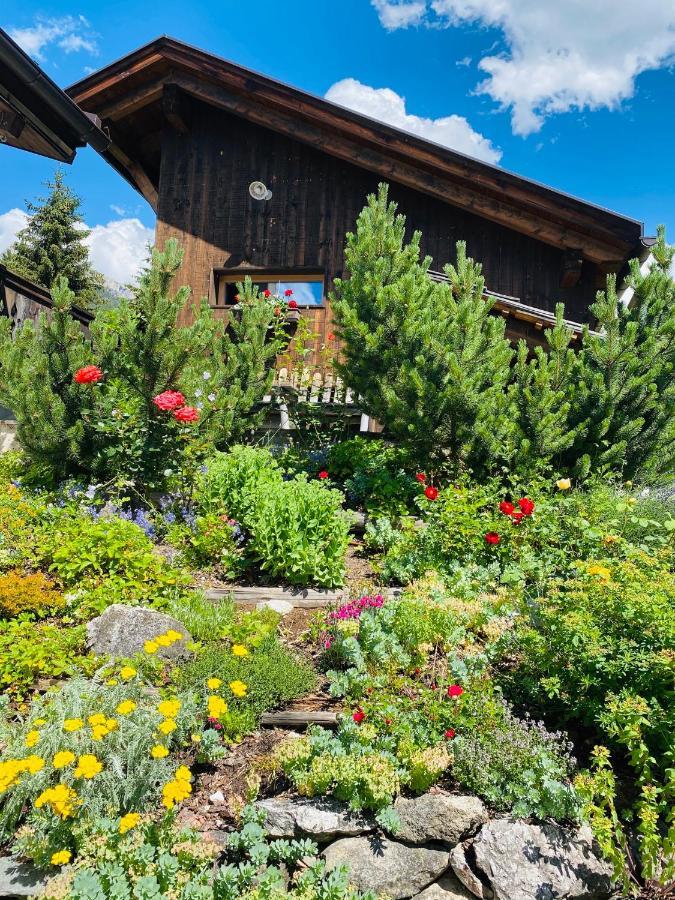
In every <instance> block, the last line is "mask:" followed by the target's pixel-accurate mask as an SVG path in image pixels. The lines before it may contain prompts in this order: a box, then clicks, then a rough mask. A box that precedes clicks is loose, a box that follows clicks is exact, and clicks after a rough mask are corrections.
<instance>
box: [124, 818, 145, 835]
mask: <svg viewBox="0 0 675 900" xmlns="http://www.w3.org/2000/svg"><path fill="white" fill-rule="evenodd" d="M140 821H141V817H140V815H139V814H138V813H127V814H126V816H122V818H121V819H120V834H126V833H127V831H131V829H132V828H135V827H136V826H137V825H138V823H139V822H140Z"/></svg>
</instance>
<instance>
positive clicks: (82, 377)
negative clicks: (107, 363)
mask: <svg viewBox="0 0 675 900" xmlns="http://www.w3.org/2000/svg"><path fill="white" fill-rule="evenodd" d="M102 378H103V372H102V371H101V370H100V369H99V367H98V366H84V367H83V368H81V369H78V370H77V372H76V373H75V374H74V375H73V381H76V382H77V383H78V384H96V382H97V381H100V380H101V379H102Z"/></svg>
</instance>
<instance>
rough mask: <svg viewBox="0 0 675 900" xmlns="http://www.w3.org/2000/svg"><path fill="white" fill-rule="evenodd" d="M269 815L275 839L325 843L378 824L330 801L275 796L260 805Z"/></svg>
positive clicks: (363, 831) (270, 829)
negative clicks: (309, 840)
mask: <svg viewBox="0 0 675 900" xmlns="http://www.w3.org/2000/svg"><path fill="white" fill-rule="evenodd" d="M256 805H257V806H258V808H259V809H264V810H265V813H266V815H267V819H266V822H265V827H266V829H267V832H268V834H269V835H270V837H273V838H303V837H305V838H307V837H308V838H311V839H312V840H314V841H317V843H319V844H322V843H323V844H325V843H328V842H329V841H332V840H335V838H339V837H352V836H354V835H358V834H365V833H366V832H368V831H373V830H374V829H375V822H374V821H373V820H372V819H369V818H367V817H366V816H363V815H361V814H359V813H354V812H351V811H350V810H349V809H348V807H347V806H345V804H344V803H338V802H337V801H335V800H329V799H326V798H321V799H319V798H317V799H313V800H309V799H304V798H302V797H290V798H286V797H274V798H273V799H271V800H261V801H260V802H259V803H257V804H256Z"/></svg>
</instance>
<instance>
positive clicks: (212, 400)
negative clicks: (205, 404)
mask: <svg viewBox="0 0 675 900" xmlns="http://www.w3.org/2000/svg"><path fill="white" fill-rule="evenodd" d="M208 400H209V402H210V403H215V402H216V395H215V394H209V396H208Z"/></svg>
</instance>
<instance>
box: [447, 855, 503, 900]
mask: <svg viewBox="0 0 675 900" xmlns="http://www.w3.org/2000/svg"><path fill="white" fill-rule="evenodd" d="M472 855H473V847H472V845H471V841H466V842H465V843H464V844H457V846H456V847H454V848H453V849H452V850H451V851H450V865H451V867H452V871H453V872H454V873H455V875H456V876H457V878H458V880H459V881H460V882H461V883H462V884H463V885H464V887H465V888H466V889H467V890H468V891H469V893H470V894H471V895H472V896H473V897H480V898H481V900H492V897H493V893H492V889H491V888H490V887H488V886H487V884H484V883H483V882H482V881H481V879H480V878H479V877H478V875H477V874H476V872H475V871H474V870H473V869H472V867H471V864H470V862H469V857H471V856H472Z"/></svg>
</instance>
